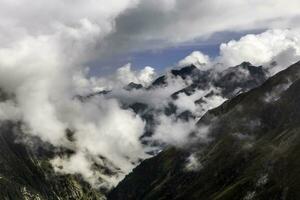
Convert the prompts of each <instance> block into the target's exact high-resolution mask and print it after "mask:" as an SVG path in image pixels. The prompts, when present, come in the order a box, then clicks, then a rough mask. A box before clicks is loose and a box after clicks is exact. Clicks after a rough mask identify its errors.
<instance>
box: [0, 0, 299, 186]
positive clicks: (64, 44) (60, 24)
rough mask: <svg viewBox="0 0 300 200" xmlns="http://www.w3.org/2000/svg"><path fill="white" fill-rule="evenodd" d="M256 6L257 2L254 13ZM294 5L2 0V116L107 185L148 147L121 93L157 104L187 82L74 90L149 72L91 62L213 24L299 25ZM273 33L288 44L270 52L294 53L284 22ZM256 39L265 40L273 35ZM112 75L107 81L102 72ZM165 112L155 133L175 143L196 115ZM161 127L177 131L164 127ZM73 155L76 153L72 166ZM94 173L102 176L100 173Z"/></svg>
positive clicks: (66, 165)
mask: <svg viewBox="0 0 300 200" xmlns="http://www.w3.org/2000/svg"><path fill="white" fill-rule="evenodd" d="M158 4H159V5H160V6H159V7H158V6H157V5H158ZM257 6H259V9H255V10H256V14H255V15H252V14H253V9H254V8H255V7H257ZM299 6H300V5H299V3H298V1H296V0H292V1H289V3H288V4H286V1H283V0H282V1H280V0H278V1H275V2H274V1H273V0H272V1H271V0H268V1H264V2H261V1H257V0H251V1H247V2H246V1H236V0H231V1H229V2H228V1H227V2H225V1H217V0H212V1H198V0H192V1H190V2H189V3H187V2H186V1H183V0H160V1H159V2H154V1H146V0H140V1H138V0H113V1H109V2H108V1H104V0H74V1H70V0H52V1H46V0H41V1H32V0H12V1H11V0H3V1H1V2H0V43H1V47H0V87H1V88H2V89H3V90H4V91H5V92H6V93H8V94H11V95H12V96H13V97H14V98H13V100H11V101H7V102H2V103H1V104H0V109H1V111H0V117H1V119H3V120H4V119H19V120H21V121H22V122H23V124H24V126H22V129H23V132H25V133H27V134H29V135H33V136H38V137H39V138H41V139H42V140H43V141H44V142H49V143H51V144H52V145H54V146H55V147H63V148H67V149H71V150H73V151H74V154H73V155H72V156H71V157H60V158H55V159H54V160H53V161H52V163H53V164H54V165H55V166H61V167H62V168H59V169H58V168H56V169H57V170H58V171H60V172H64V173H80V174H82V175H83V177H84V178H85V180H87V181H89V182H90V183H91V184H94V185H99V184H100V185H102V184H104V185H105V186H107V187H109V186H110V185H111V184H115V183H116V182H117V181H119V180H120V178H121V177H122V176H124V175H125V174H126V173H128V172H129V171H130V170H131V169H132V168H133V167H134V166H136V165H137V163H138V162H139V160H140V159H145V158H146V157H147V155H146V154H145V153H144V149H143V146H142V144H141V142H140V141H139V138H140V137H141V136H142V134H143V133H144V126H145V123H144V121H143V120H142V119H141V118H140V117H139V116H137V115H136V114H135V113H134V112H133V111H131V110H125V109H124V108H123V105H122V102H120V99H122V100H123V101H126V102H130V101H134V100H140V101H142V102H146V103H149V104H151V105H154V106H155V105H156V106H158V107H160V106H161V105H164V103H165V102H168V98H169V95H170V94H172V93H173V92H175V91H177V90H178V89H182V88H183V86H185V85H186V82H185V81H183V80H179V79H174V78H170V82H169V85H168V86H167V87H164V88H158V89H157V90H155V92H154V91H151V90H149V91H147V92H139V91H132V92H119V91H121V90H119V89H118V90H116V92H113V93H112V94H111V95H108V97H103V96H98V97H95V98H91V99H89V100H86V101H80V100H78V99H76V98H75V97H76V96H77V95H81V94H87V93H89V92H91V91H92V90H93V89H94V88H96V87H98V89H99V88H105V87H116V86H117V87H116V88H118V87H119V85H123V84H126V83H128V82H131V81H134V82H137V83H141V84H144V85H147V84H149V82H151V81H152V79H153V77H154V75H155V72H154V70H153V69H152V68H150V67H145V68H144V69H143V70H141V71H133V70H132V69H131V66H130V65H126V66H124V67H122V68H121V69H119V70H118V71H117V73H116V74H115V75H112V76H110V77H107V78H106V79H105V78H104V79H97V78H90V77H88V69H87V68H88V63H91V62H93V61H94V60H101V59H104V58H106V56H108V57H109V56H111V57H113V58H114V56H115V55H116V54H117V53H120V52H123V53H124V52H125V53H128V52H132V51H136V50H143V49H149V48H154V47H155V48H161V47H165V46H169V45H174V44H179V43H182V42H185V41H190V40H193V39H197V38H205V37H208V36H209V35H211V34H213V33H215V32H219V31H228V30H236V31H240V30H249V29H257V28H269V27H271V26H280V27H287V26H290V25H298V24H297V23H298V20H295V19H297V17H298V11H299ZM233 11H234V13H233ZM249 16H252V17H251V18H249ZM220 19H222V20H220ZM274 33H277V32H274ZM271 35H272V34H271ZM275 35H276V34H275ZM278 35H285V36H286V38H287V40H288V41H289V40H291V41H290V42H289V43H290V44H291V45H288V46H287V47H286V48H283V47H282V48H278V49H282V51H280V52H277V54H276V53H274V55H275V54H276V55H278V56H279V57H280V58H281V60H287V59H286V58H287V56H288V55H289V54H287V53H284V52H285V50H286V51H291V52H294V54H295V55H298V51H299V50H298V49H296V48H294V46H293V45H292V44H293V43H295V44H296V43H297V40H296V39H294V40H293V38H297V37H296V36H294V35H292V34H291V33H289V32H288V31H286V32H283V33H281V32H280V34H279V33H278ZM267 36H268V34H267ZM264 37H265V36H262V38H264ZM245 40H246V39H245ZM257 40H258V41H256V40H255V41H256V42H257V43H258V44H261V43H262V44H263V45H264V44H265V43H268V41H269V40H267V41H266V42H260V39H257ZM285 41H286V40H283V42H285ZM233 43H234V42H233ZM236 43H238V42H235V43H234V44H233V45H229V44H227V46H226V45H225V47H224V48H223V50H222V56H223V57H225V56H227V55H231V54H234V53H230V52H232V48H233V47H235V46H238V45H237V44H236ZM280 44H281V43H280ZM263 45H262V46H263ZM282 45H283V44H282ZM272 47H274V48H276V47H278V46H275V45H274V46H272ZM263 53H265V51H263ZM266 53H268V52H266ZM194 54H195V55H194V57H195V59H196V60H197V61H201V62H203V61H205V60H206V61H209V59H208V57H206V56H205V55H203V54H201V53H200V52H198V53H194ZM245 55H247V54H245ZM272 55H273V54H272ZM276 55H275V56H276ZM244 58H247V56H245V57H244ZM250 58H251V57H250ZM225 61H226V60H225ZM225 61H224V62H225ZM259 61H265V59H264V58H261V60H259ZM226 62H229V61H226ZM230 62H231V61H230ZM168 78H169V77H168ZM110 79H112V81H111V82H110V81H107V80H110ZM131 95H132V96H131ZM212 101H214V100H212ZM217 102H219V100H218V101H217ZM184 106H186V108H189V107H190V105H189V104H186V105H184ZM184 106H182V107H184ZM208 107H210V106H208ZM194 109H195V108H191V110H194ZM205 109H207V108H205ZM161 122H162V123H161V124H160V126H159V127H158V128H157V129H158V133H156V136H157V138H159V139H161V140H162V141H164V142H166V143H171V144H177V143H178V142H179V141H180V140H183V141H184V140H186V138H187V136H188V133H189V132H190V131H192V130H193V128H192V127H193V126H194V122H193V121H189V122H182V121H178V120H177V119H173V118H166V117H164V116H161ZM166 128H168V129H170V130H174V133H177V132H178V131H180V133H179V132H178V135H172V136H170V135H168V134H166V135H164V134H163V133H164V132H165V130H168V129H166ZM67 130H69V131H71V132H72V133H73V134H74V135H73V138H74V140H73V141H70V140H69V139H68V137H67V136H66V132H67ZM181 131H182V132H181ZM201 133H202V132H201ZM201 133H199V135H202V134H201ZM205 133H206V132H205V131H203V135H205ZM99 157H101V159H99ZM104 160H105V161H104ZM77 163H80V164H78V168H77V167H75V166H76V165H77ZM94 163H96V164H98V165H101V166H105V167H110V170H112V171H113V172H114V173H116V176H107V175H105V174H104V173H100V174H99V173H96V171H95V170H94V168H93V164H94ZM105 163H110V165H109V166H108V165H105ZM98 177H99V178H102V179H100V182H99V179H98ZM103 180H104V182H105V180H107V183H106V182H105V183H103V182H101V181H103Z"/></svg>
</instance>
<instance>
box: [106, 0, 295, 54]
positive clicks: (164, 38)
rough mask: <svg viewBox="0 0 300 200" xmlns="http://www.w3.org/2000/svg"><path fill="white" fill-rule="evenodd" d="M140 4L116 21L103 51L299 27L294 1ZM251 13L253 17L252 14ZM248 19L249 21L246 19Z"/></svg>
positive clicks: (177, 0) (169, 0)
mask: <svg viewBox="0 0 300 200" xmlns="http://www.w3.org/2000/svg"><path fill="white" fill-rule="evenodd" d="M159 4H160V6H159V7H157V2H152V1H141V2H140V3H139V4H138V6H136V7H134V8H132V9H129V10H128V11H127V12H125V13H123V14H122V15H120V16H119V17H118V18H117V19H116V26H115V30H116V31H115V32H114V33H113V34H111V35H110V36H109V37H108V40H107V41H106V46H107V49H111V50H110V51H111V52H113V51H114V50H115V49H117V50H119V51H126V50H128V49H132V50H139V51H140V50H141V49H153V48H162V47H167V46H172V45H175V46H177V45H178V44H180V43H184V42H187V41H192V40H195V39H200V40H202V41H203V40H205V39H207V38H208V37H210V36H213V35H214V34H215V33H219V32H232V31H234V32H241V31H253V30H264V29H273V28H291V27H292V28H295V27H299V17H300V15H299V12H298V11H299V9H300V4H299V2H298V1H297V0H292V1H289V4H288V5H287V4H286V2H285V1H284V0H276V1H273V0H266V1H263V2H262V1H258V0H249V1H237V0H229V1H219V0H211V1H199V0H190V1H189V2H188V3H187V2H186V1H185V0H164V1H160V2H159ZM254 10H255V15H254V14H253V11H254ZM249 16H251V17H249Z"/></svg>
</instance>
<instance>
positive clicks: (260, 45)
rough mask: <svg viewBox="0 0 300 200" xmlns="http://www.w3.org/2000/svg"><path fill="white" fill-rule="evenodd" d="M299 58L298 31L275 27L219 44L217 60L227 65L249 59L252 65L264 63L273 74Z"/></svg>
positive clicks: (299, 37)
mask: <svg viewBox="0 0 300 200" xmlns="http://www.w3.org/2000/svg"><path fill="white" fill-rule="evenodd" d="M299 59H300V32H299V31H298V30H288V29H285V30H280V29H275V30H268V31H265V32H263V33H261V34H257V35H254V34H249V35H246V36H243V37H242V38H241V39H239V40H238V41H236V40H232V41H229V42H228V43H223V44H221V46H220V57H219V58H218V61H219V62H222V63H224V64H225V65H228V66H234V65H238V64H240V63H241V62H243V61H249V62H251V63H252V64H254V65H264V67H265V68H267V69H269V70H270V72H271V74H274V73H276V72H278V71H280V70H282V69H284V67H287V66H289V65H290V64H292V63H294V62H296V61H298V60H299ZM275 62H276V64H270V63H275Z"/></svg>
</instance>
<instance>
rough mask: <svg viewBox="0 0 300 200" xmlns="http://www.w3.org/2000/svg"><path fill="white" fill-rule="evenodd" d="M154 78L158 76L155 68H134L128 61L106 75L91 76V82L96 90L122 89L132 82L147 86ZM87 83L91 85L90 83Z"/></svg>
mask: <svg viewBox="0 0 300 200" xmlns="http://www.w3.org/2000/svg"><path fill="white" fill-rule="evenodd" d="M154 78H156V72H155V69H154V68H152V67H150V66H146V67H144V68H143V69H141V70H132V67H131V63H128V64H126V65H124V66H122V67H120V68H118V69H117V70H116V72H115V73H113V74H110V75H108V76H106V77H91V78H90V84H92V85H94V87H95V89H96V90H103V89H106V90H111V89H113V88H114V89H120V88H123V87H124V86H126V85H128V84H129V83H131V82H133V83H136V84H141V85H143V86H144V87H147V86H149V85H150V83H152V81H153V80H154ZM80 81H82V79H80ZM86 85H88V86H90V85H89V84H86Z"/></svg>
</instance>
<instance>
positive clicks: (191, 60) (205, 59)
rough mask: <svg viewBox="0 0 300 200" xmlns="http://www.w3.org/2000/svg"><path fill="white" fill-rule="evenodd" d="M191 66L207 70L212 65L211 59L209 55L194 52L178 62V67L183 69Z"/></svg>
mask: <svg viewBox="0 0 300 200" xmlns="http://www.w3.org/2000/svg"><path fill="white" fill-rule="evenodd" d="M191 64H193V65H195V66H196V67H198V68H200V69H205V67H206V66H207V65H209V64H210V58H209V56H208V55H205V54H203V53H202V52H200V51H194V52H192V53H191V54H190V55H188V56H187V57H185V58H184V59H183V60H180V61H179V62H178V65H179V66H181V67H184V66H189V65H191Z"/></svg>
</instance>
